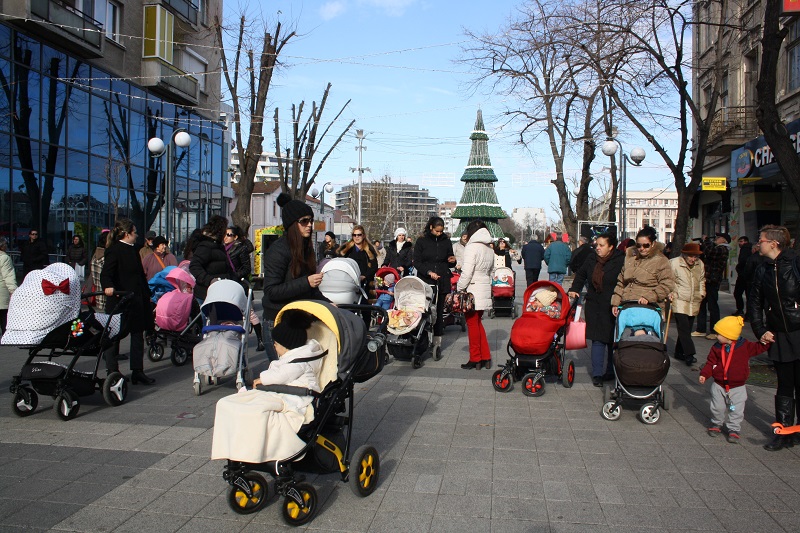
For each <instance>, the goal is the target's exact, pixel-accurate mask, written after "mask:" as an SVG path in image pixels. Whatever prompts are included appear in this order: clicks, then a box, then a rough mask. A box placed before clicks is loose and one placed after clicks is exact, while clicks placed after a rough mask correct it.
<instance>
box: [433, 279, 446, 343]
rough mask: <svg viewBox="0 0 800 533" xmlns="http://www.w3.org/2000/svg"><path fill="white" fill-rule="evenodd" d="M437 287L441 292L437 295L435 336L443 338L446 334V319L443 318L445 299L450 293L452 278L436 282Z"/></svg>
mask: <svg viewBox="0 0 800 533" xmlns="http://www.w3.org/2000/svg"><path fill="white" fill-rule="evenodd" d="M436 285H437V287H438V288H439V290H438V291H437V294H436V302H435V303H436V322H435V323H434V324H433V335H434V336H435V337H441V336H442V335H443V334H444V318H443V317H442V315H444V297H445V296H447V295H448V294H449V293H450V278H447V279H445V278H444V277H441V278H439V280H438V281H436Z"/></svg>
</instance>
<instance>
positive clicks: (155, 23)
mask: <svg viewBox="0 0 800 533" xmlns="http://www.w3.org/2000/svg"><path fill="white" fill-rule="evenodd" d="M174 26H175V16H174V15H173V14H172V13H170V12H169V11H167V10H166V9H164V8H163V7H161V6H144V53H143V57H159V58H161V59H163V60H164V61H166V62H167V63H170V64H171V63H172V61H173V40H172V31H173V28H174Z"/></svg>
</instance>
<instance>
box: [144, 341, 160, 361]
mask: <svg viewBox="0 0 800 533" xmlns="http://www.w3.org/2000/svg"><path fill="white" fill-rule="evenodd" d="M147 358H148V359H150V360H151V361H153V362H154V363H155V362H156V361H161V360H162V359H163V358H164V347H163V346H162V345H160V344H159V343H157V342H154V343H153V344H151V345H150V347H149V348H148V349H147Z"/></svg>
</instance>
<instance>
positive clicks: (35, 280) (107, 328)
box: [0, 263, 134, 420]
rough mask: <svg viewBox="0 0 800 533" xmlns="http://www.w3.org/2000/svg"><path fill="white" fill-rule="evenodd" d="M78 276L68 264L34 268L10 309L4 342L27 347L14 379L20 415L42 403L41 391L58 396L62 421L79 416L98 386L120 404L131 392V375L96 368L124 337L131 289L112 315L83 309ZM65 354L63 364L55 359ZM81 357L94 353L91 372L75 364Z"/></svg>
mask: <svg viewBox="0 0 800 533" xmlns="http://www.w3.org/2000/svg"><path fill="white" fill-rule="evenodd" d="M101 294H103V293H102V292H95V293H89V294H85V295H83V296H81V294H80V280H79V278H78V276H77V275H76V274H75V270H74V269H73V268H71V267H70V266H69V265H67V264H66V263H54V264H52V265H49V266H47V267H46V268H44V269H42V270H35V271H33V272H31V273H30V274H28V276H26V278H25V281H24V282H23V283H22V285H20V286H19V288H18V289H17V290H16V291H14V294H13V295H12V297H11V302H10V306H9V312H8V329H7V330H6V333H5V334H4V335H3V338H2V341H0V343H1V344H4V345H16V346H18V347H19V348H21V349H23V350H27V351H28V357H27V359H26V361H25V364H24V365H23V366H22V370H20V373H19V374H17V375H16V376H13V377H12V378H11V387H10V390H11V394H12V395H13V401H12V404H11V408H12V410H13V411H14V414H15V415H17V416H21V417H25V416H30V415H32V414H33V413H34V411H36V407H37V406H38V405H39V395H46V396H51V397H52V398H54V399H55V402H56V403H55V405H54V406H53V409H54V410H55V412H56V415H58V417H59V418H60V419H61V420H71V419H73V418H75V417H76V416H77V415H78V411H79V410H80V406H81V404H80V398H82V397H84V396H90V395H92V394H94V392H95V391H97V390H99V391H101V392H102V394H103V399H104V400H105V402H106V403H107V404H108V405H110V406H112V407H116V406H118V405H122V403H123V402H124V401H125V400H126V398H127V395H128V379H127V378H126V377H125V376H124V375H122V374H121V373H120V372H112V373H110V374H109V375H108V377H106V378H105V379H102V378H100V377H98V375H97V372H98V370H99V368H100V360H101V359H102V357H103V351H104V350H105V349H107V348H109V347H111V346H113V344H114V342H115V340H116V339H118V338H120V337H121V335H120V333H121V329H122V328H121V325H122V319H121V315H120V313H122V312H124V310H125V307H126V305H127V302H128V301H129V300H130V299H131V298H132V297H133V296H134V294H133V293H132V292H126V293H122V292H120V293H118V294H119V295H120V296H121V299H120V302H119V303H118V304H117V305H116V307H115V308H114V313H113V314H111V315H107V314H101V313H94V311H93V310H92V308H91V307H89V308H88V311H83V312H82V311H81V298H84V299H88V298H90V297H92V296H98V295H101ZM61 356H65V357H66V358H67V359H68V361H67V362H66V364H61V363H58V362H56V361H54V360H53V359H54V358H57V357H61ZM82 357H87V358H88V357H93V358H94V359H95V363H94V368H93V369H92V370H91V371H85V370H78V369H77V368H76V366H77V364H78V362H79V360H80V359H81V358H82Z"/></svg>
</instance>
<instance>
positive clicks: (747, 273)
mask: <svg viewBox="0 0 800 533" xmlns="http://www.w3.org/2000/svg"><path fill="white" fill-rule="evenodd" d="M763 262H764V256H763V255H761V254H758V253H756V254H750V257H748V258H747V262H746V263H745V264H744V270H743V271H742V278H743V281H744V283H745V287H747V288H748V290H747V292H748V294H749V293H750V287H751V286H752V285H751V284H752V282H753V278H754V277H755V275H756V269H757V268H758V266H759V265H760V264H761V263H763ZM748 297H749V296H748Z"/></svg>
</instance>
